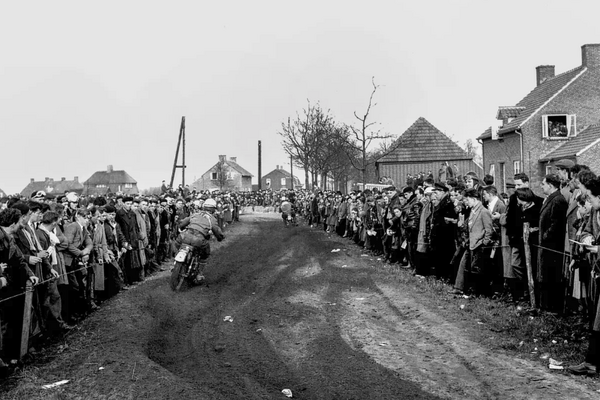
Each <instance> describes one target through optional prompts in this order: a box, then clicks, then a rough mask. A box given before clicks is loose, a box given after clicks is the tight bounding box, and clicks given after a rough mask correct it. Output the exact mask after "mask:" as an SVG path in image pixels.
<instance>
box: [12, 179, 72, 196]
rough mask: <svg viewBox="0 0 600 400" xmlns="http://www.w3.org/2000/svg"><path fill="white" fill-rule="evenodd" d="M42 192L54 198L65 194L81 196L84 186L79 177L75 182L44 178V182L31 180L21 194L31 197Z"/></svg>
mask: <svg viewBox="0 0 600 400" xmlns="http://www.w3.org/2000/svg"><path fill="white" fill-rule="evenodd" d="M40 190H41V191H43V192H45V193H47V194H50V195H53V196H60V195H62V194H64V193H65V192H75V193H77V194H81V193H82V192H83V185H82V184H81V183H80V182H79V177H77V176H76V177H74V178H73V180H67V179H66V178H64V177H63V178H60V181H57V180H54V179H53V178H48V177H46V178H44V180H43V181H36V180H35V179H33V178H31V180H30V181H29V183H28V184H27V186H25V188H23V190H21V193H20V194H21V196H24V197H31V196H32V195H34V194H35V193H37V192H39V191H40Z"/></svg>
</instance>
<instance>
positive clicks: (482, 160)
mask: <svg viewBox="0 0 600 400" xmlns="http://www.w3.org/2000/svg"><path fill="white" fill-rule="evenodd" d="M475 140H477V143H479V145H480V146H481V163H482V164H483V165H482V167H483V172H484V173H485V152H484V151H483V139H479V138H478V139H475Z"/></svg>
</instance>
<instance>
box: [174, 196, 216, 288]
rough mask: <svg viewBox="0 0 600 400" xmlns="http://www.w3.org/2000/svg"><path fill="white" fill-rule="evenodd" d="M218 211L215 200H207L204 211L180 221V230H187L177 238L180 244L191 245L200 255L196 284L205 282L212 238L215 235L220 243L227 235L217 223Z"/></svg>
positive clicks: (203, 206) (203, 205)
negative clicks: (204, 274)
mask: <svg viewBox="0 0 600 400" xmlns="http://www.w3.org/2000/svg"><path fill="white" fill-rule="evenodd" d="M216 211H217V202H216V201H215V200H214V199H206V201H205V202H204V203H203V204H202V210H200V211H199V212H197V213H194V214H192V215H191V216H189V217H187V218H184V219H182V220H181V221H179V224H178V226H179V229H180V230H182V229H185V231H183V232H182V233H181V234H180V235H179V237H178V238H177V242H178V244H179V245H180V246H181V244H182V243H185V244H189V245H191V246H193V247H194V251H195V252H196V253H197V254H198V255H199V264H200V268H199V270H198V274H197V275H196V278H195V279H194V283H200V282H202V281H203V280H204V276H203V275H202V273H203V272H204V268H206V264H207V261H208V256H210V243H209V240H210V236H211V234H214V235H215V237H216V238H217V240H218V241H219V242H220V241H221V240H223V239H225V235H224V234H223V231H222V230H221V228H219V225H218V223H217V219H216V218H215V215H214V214H215V212H216Z"/></svg>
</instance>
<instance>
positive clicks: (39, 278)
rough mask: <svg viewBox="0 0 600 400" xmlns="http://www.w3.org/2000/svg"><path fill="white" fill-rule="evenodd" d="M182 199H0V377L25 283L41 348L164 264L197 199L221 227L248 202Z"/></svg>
mask: <svg viewBox="0 0 600 400" xmlns="http://www.w3.org/2000/svg"><path fill="white" fill-rule="evenodd" d="M184 194H186V193H184V192H183V191H175V192H174V191H171V190H167V191H164V192H163V193H162V194H160V195H157V196H136V197H133V196H128V195H122V194H114V195H108V196H89V197H82V196H78V195H77V194H76V193H73V192H71V193H64V194H63V195H60V196H56V195H51V194H46V193H44V192H42V191H40V192H36V193H32V194H31V196H30V197H23V196H13V197H5V198H2V199H0V373H1V374H3V373H5V372H6V371H8V370H9V367H10V361H14V360H17V359H19V358H20V355H21V354H20V347H21V346H20V341H21V332H22V330H23V329H22V328H23V324H24V318H23V315H24V307H25V297H26V296H25V293H26V290H27V285H28V284H29V285H30V286H31V287H32V289H30V290H31V291H32V307H31V309H32V312H31V319H30V322H29V327H28V328H29V332H30V335H29V339H31V343H37V344H41V345H43V344H44V343H46V342H48V341H49V340H52V338H56V337H60V336H61V335H62V334H64V333H65V332H67V331H69V330H71V329H73V327H74V326H75V325H76V324H77V323H78V322H79V321H80V320H81V319H83V318H85V316H86V315H88V314H89V313H91V312H93V311H95V310H96V309H98V308H99V305H100V304H101V303H102V302H103V301H105V300H106V299H108V298H110V297H112V296H114V295H115V294H117V293H119V292H120V291H121V290H128V289H130V288H131V287H133V286H135V285H137V284H138V283H140V282H142V281H144V280H145V278H146V277H147V276H149V275H151V274H153V273H155V272H157V271H159V270H165V267H164V266H163V265H164V264H163V262H164V261H166V260H167V259H169V258H170V257H172V255H173V252H174V251H176V250H177V249H176V248H175V246H176V245H175V239H176V237H177V235H178V233H179V230H178V227H177V222H178V221H179V220H182V219H184V218H186V217H187V216H189V215H190V214H191V213H193V212H194V211H195V210H199V209H200V207H201V205H202V203H203V201H204V200H206V199H207V198H209V197H212V198H214V199H215V200H216V201H217V206H218V207H217V208H218V213H217V215H218V222H219V225H220V227H221V228H224V227H225V226H226V225H228V224H231V223H233V222H235V221H238V220H239V212H240V205H241V202H244V203H247V202H250V197H247V198H242V196H238V195H237V194H235V193H228V192H220V191H216V192H213V193H210V192H198V193H193V194H192V193H187V194H186V196H185V197H184ZM254 197H256V196H254ZM262 197H263V196H261V198H262ZM253 201H255V200H253ZM261 201H262V200H261ZM13 364H14V362H13Z"/></svg>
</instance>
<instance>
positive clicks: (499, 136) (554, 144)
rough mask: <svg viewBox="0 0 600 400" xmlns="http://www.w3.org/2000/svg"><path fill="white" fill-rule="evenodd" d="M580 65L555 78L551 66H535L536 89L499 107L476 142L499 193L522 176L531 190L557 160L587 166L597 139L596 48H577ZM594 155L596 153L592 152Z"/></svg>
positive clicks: (599, 85) (599, 81)
mask: <svg viewBox="0 0 600 400" xmlns="http://www.w3.org/2000/svg"><path fill="white" fill-rule="evenodd" d="M581 59H582V61H581V65H580V66H578V67H576V68H573V69H571V70H569V71H566V72H564V73H562V74H559V75H555V67H554V66H553V65H541V66H538V67H536V86H535V87H534V88H533V89H532V90H531V91H530V92H529V93H528V94H527V95H526V96H525V97H524V98H523V99H522V100H521V101H519V102H518V103H517V104H516V105H515V106H509V107H500V108H499V109H498V112H497V114H496V119H497V120H498V122H497V123H494V125H493V126H492V127H490V128H488V129H486V130H485V131H484V132H483V133H482V134H481V135H480V136H479V137H478V140H479V141H480V142H481V143H482V146H483V166H484V169H485V170H486V173H491V174H492V175H495V177H496V186H498V188H499V190H502V189H503V188H505V187H506V183H511V182H512V178H513V176H514V174H516V173H519V172H525V173H526V174H527V175H529V177H530V180H531V182H532V185H533V187H534V188H538V187H539V184H540V183H541V180H542V179H543V177H544V176H545V175H546V174H547V173H550V172H553V171H554V169H553V165H554V162H556V161H558V160H559V159H561V158H570V159H572V160H573V161H575V162H577V163H580V164H586V165H589V166H590V167H591V168H592V169H593V170H594V171H595V172H600V160H599V158H598V157H593V154H594V152H595V151H597V150H598V147H597V145H598V142H597V139H600V136H599V131H598V128H597V127H594V126H593V125H597V124H598V123H599V122H600V44H586V45H583V46H581ZM596 154H598V153H596Z"/></svg>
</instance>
